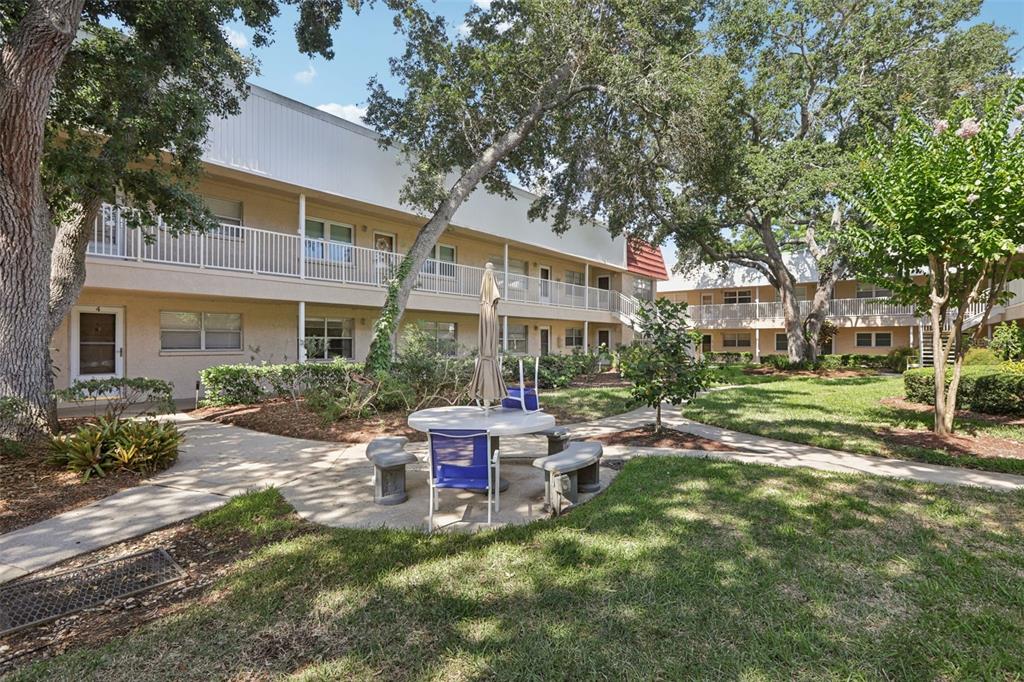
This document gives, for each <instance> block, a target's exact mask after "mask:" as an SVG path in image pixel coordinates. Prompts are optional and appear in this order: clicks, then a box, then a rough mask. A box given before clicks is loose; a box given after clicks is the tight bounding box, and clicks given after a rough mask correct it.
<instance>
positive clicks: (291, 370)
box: [199, 359, 362, 407]
mask: <svg viewBox="0 0 1024 682" xmlns="http://www.w3.org/2000/svg"><path fill="white" fill-rule="evenodd" d="M361 373H362V365H358V364H355V363H352V362H348V361H346V360H343V359H337V360H334V361H333V362H329V363H323V362H307V363H302V364H300V363H291V364H282V365H271V364H267V363H261V364H258V365H216V366H214V367H207V368H206V369H204V370H202V371H201V372H200V373H199V379H200V381H201V382H202V384H203V389H204V399H203V404H204V405H209V406H214V407H222V406H225V405H250V404H253V403H259V402H263V401H265V400H270V399H272V398H292V399H293V400H294V399H296V398H298V397H300V396H303V395H305V394H306V393H308V392H309V391H311V390H317V389H324V390H329V389H332V388H333V387H336V386H337V385H338V384H347V383H349V382H351V381H353V380H355V379H357V378H359V375H360V374H361Z"/></svg>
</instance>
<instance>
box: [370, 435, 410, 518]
mask: <svg viewBox="0 0 1024 682" xmlns="http://www.w3.org/2000/svg"><path fill="white" fill-rule="evenodd" d="M408 442H409V439H408V438H406V437H405V436H386V437H383V438H374V439H373V440H372V441H370V444H369V445H367V446H366V458H367V459H368V460H370V461H371V462H373V501H374V502H376V503H377V504H383V505H392V504H401V503H403V502H405V501H406V500H407V499H409V495H408V494H407V493H406V492H405V467H406V465H407V464H413V463H414V462H416V461H418V460H417V459H416V455H413V454H411V453H408V452H406V451H405V447H404V446H405V444H406V443H408Z"/></svg>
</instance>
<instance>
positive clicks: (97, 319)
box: [71, 306, 124, 381]
mask: <svg viewBox="0 0 1024 682" xmlns="http://www.w3.org/2000/svg"><path fill="white" fill-rule="evenodd" d="M121 376H124V308H114V307H104V306H79V307H76V308H75V309H74V310H72V312H71V380H72V381H75V380H77V379H109V378H111V377H121Z"/></svg>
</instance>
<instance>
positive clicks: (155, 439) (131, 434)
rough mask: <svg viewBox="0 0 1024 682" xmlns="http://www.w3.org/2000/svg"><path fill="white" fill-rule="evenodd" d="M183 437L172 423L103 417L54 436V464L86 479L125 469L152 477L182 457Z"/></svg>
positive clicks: (52, 447)
mask: <svg viewBox="0 0 1024 682" xmlns="http://www.w3.org/2000/svg"><path fill="white" fill-rule="evenodd" d="M181 441H182V435H181V432H180V431H178V429H177V427H176V426H175V425H174V424H172V423H170V422H159V421H156V420H155V419H149V420H144V421H129V420H121V419H111V418H108V417H101V418H100V419H98V420H97V421H96V422H95V423H92V424H87V425H85V426H82V427H81V428H79V429H78V430H77V431H75V432H74V433H69V434H65V435H61V436H56V437H54V439H53V441H52V446H51V449H52V452H53V462H54V463H55V464H58V465H61V466H64V467H66V468H67V469H69V470H70V471H74V472H75V473H78V474H81V476H82V480H88V479H89V478H91V477H92V476H105V475H106V474H107V473H108V472H109V471H112V470H115V469H125V470H128V471H134V472H136V473H140V474H152V473H155V472H157V471H160V470H161V469H166V468H167V467H169V466H170V465H171V464H173V463H174V461H175V460H176V459H177V458H178V448H179V446H180V445H181Z"/></svg>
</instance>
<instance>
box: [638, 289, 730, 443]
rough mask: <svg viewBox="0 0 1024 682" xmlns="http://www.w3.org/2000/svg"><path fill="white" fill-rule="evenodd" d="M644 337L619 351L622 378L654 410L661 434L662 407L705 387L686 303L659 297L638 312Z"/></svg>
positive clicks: (705, 377) (706, 379)
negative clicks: (629, 383) (628, 382)
mask: <svg viewBox="0 0 1024 682" xmlns="http://www.w3.org/2000/svg"><path fill="white" fill-rule="evenodd" d="M637 318H638V319H639V322H640V328H641V329H642V331H643V338H642V339H640V340H638V341H635V342H634V343H633V344H631V345H630V346H629V347H627V348H625V349H624V350H623V351H622V356H621V360H620V368H621V371H622V376H623V378H625V379H626V380H627V381H630V382H631V383H632V384H633V390H632V392H633V397H634V398H635V399H636V400H638V401H639V402H641V403H643V404H644V405H647V406H648V407H653V408H654V409H655V410H656V417H655V422H654V428H655V431H661V404H662V403H665V402H668V403H671V404H673V405H679V404H680V403H682V402H683V401H684V400H689V399H690V398H692V397H693V396H694V395H695V394H696V393H697V391H700V390H703V389H704V388H706V387H707V386H708V383H709V379H710V375H709V372H708V369H707V366H706V365H705V364H704V362H703V361H701V360H699V359H698V358H697V355H696V352H695V351H694V348H695V344H696V343H697V340H698V339H699V332H697V331H696V330H694V329H693V327H691V326H690V324H689V317H688V316H687V314H686V304H685V303H674V302H672V301H669V300H667V299H663V298H659V299H657V300H655V301H654V302H653V303H651V304H649V305H644V306H642V307H641V308H640V309H639V310H638V311H637Z"/></svg>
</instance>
